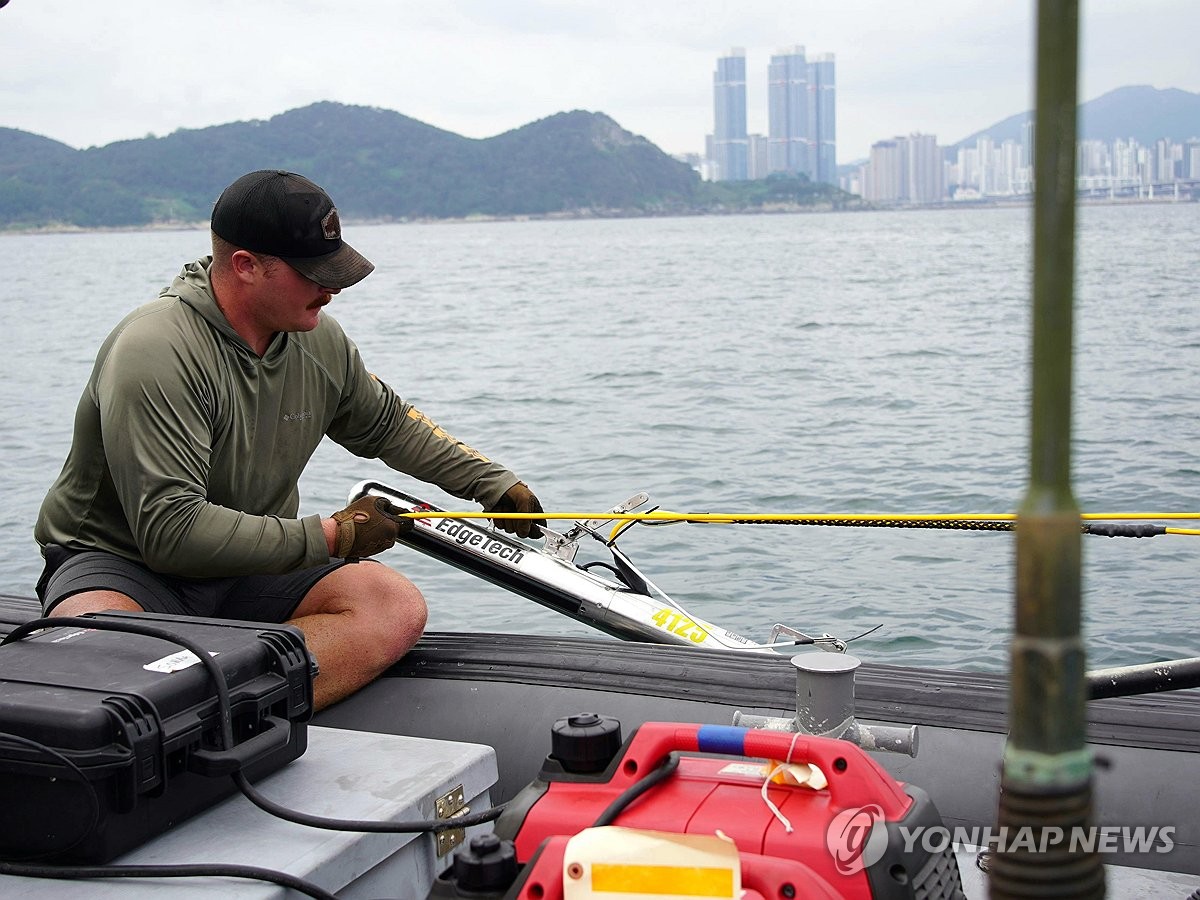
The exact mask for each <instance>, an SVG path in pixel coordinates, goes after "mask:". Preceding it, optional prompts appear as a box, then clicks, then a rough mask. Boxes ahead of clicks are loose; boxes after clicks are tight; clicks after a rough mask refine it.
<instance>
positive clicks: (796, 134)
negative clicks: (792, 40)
mask: <svg viewBox="0 0 1200 900" xmlns="http://www.w3.org/2000/svg"><path fill="white" fill-rule="evenodd" d="M767 92H768V96H767V99H768V106H767V112H768V116H769V125H768V142H769V143H768V148H769V149H768V158H769V168H770V170H771V171H772V172H786V173H788V174H790V175H807V176H808V177H809V178H810V179H811V180H812V181H823V182H826V183H829V184H834V183H836V181H837V117H836V87H835V81H834V60H833V54H829V53H826V54H821V55H819V56H815V57H813V59H812V60H811V61H810V60H809V59H807V58H806V56H805V53H804V48H803V47H801V46H795V47H791V48H789V49H787V50H781V51H779V52H778V53H777V54H776V55H774V56H772V57H771V64H770V66H768V67H767Z"/></svg>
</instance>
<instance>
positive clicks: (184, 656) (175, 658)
mask: <svg viewBox="0 0 1200 900" xmlns="http://www.w3.org/2000/svg"><path fill="white" fill-rule="evenodd" d="M208 655H209V656H216V655H217V651H216V650H210V651H209V652H208ZM199 662H200V657H198V656H197V655H196V654H195V653H193V652H192V651H191V650H180V651H179V652H178V653H172V654H171V655H170V656H164V657H163V658H162V659H156V660H155V661H154V662H151V663H146V665H144V666H142V668H143V669H145V670H146V671H147V672H162V673H163V674H164V675H170V674H171V673H172V672H180V671H183V670H184V669H190V668H191V667H192V666H194V665H197V664H198V663H199Z"/></svg>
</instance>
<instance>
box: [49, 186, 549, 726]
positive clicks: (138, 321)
mask: <svg viewBox="0 0 1200 900" xmlns="http://www.w3.org/2000/svg"><path fill="white" fill-rule="evenodd" d="M212 247H213V253H212V256H210V257H205V258H203V259H200V260H197V261H195V262H191V263H188V264H187V265H185V266H184V267H183V271H182V272H180V274H179V276H178V277H176V278H175V280H174V282H173V283H172V284H171V286H170V287H168V288H165V289H164V290H163V291H162V293H161V294H160V295H159V297H158V299H157V300H155V301H153V302H152V303H149V304H147V305H145V306H142V307H141V308H139V309H137V310H134V311H133V312H132V313H130V314H129V315H128V316H126V317H125V318H124V319H123V320H122V321H121V323H120V324H119V325H117V327H116V328H115V329H114V330H113V332H112V333H111V334H110V335H109V336H108V338H107V339H106V340H105V341H104V343H103V344H102V345H101V347H100V351H99V354H98V356H97V358H96V363H95V366H94V368H93V371H92V374H91V377H90V379H89V381H88V384H87V387H86V388H85V390H84V392H83V396H82V397H81V398H80V401H79V406H78V410H77V412H76V417H75V430H74V436H73V438H72V443H71V449H70V452H69V453H68V455H67V460H66V463H65V464H64V466H63V469H62V472H61V473H60V475H59V477H58V479H57V480H56V481H55V483H54V484H53V486H52V487H51V488H50V491H49V493H48V494H47V496H46V499H45V500H44V501H43V503H42V507H41V511H40V513H39V515H38V520H37V524H36V526H35V529H34V536H35V537H36V539H37V541H38V543H39V544H40V545H41V549H42V555H43V556H44V557H45V561H46V565H45V569H44V572H43V574H42V577H41V580H40V581H39V582H38V586H37V590H38V596H39V598H40V599H41V601H42V604H43V608H44V609H45V611H46V614H47V615H60V616H67V615H70V616H74V615H80V614H82V613H86V612H98V611H101V610H107V609H116V610H133V611H139V610H144V611H151V612H157V613H166V614H172V615H196V616H209V617H217V618H228V619H241V620H251V621H262V622H284V621H286V622H289V623H290V624H292V625H295V626H297V627H298V628H300V629H301V630H302V631H303V632H304V635H305V638H306V641H307V643H308V647H309V650H310V651H311V652H312V654H313V655H314V656H315V657H316V659H317V662H318V664H319V666H320V675H319V676H318V678H317V679H316V682H315V684H314V691H315V694H316V696H315V704H316V706H317V708H321V707H323V706H326V705H328V704H330V703H333V702H335V701H337V700H339V699H341V698H343V697H345V696H346V695H348V694H350V693H352V692H353V691H355V690H357V689H358V688H360V687H362V686H363V685H365V684H366V683H368V682H369V681H371V680H372V679H374V678H375V677H376V676H378V675H379V674H381V673H382V672H383V671H384V670H385V669H386V668H387V667H388V666H390V665H391V664H392V663H394V662H395V661H396V660H398V659H399V658H400V657H401V656H403V655H404V653H406V652H407V651H408V650H409V648H411V647H412V646H413V644H414V643H416V641H417V639H418V638H419V637H420V636H421V633H422V631H423V629H424V627H425V620H426V612H427V610H426V606H425V600H424V598H423V597H422V596H421V593H420V591H419V590H418V589H417V588H416V587H415V586H414V585H413V584H412V582H410V581H409V580H408V579H407V578H405V577H404V576H403V575H401V574H400V573H399V572H395V571H393V570H391V569H389V568H388V567H386V566H383V565H379V564H376V563H373V562H370V563H362V564H357V565H353V564H349V563H357V562H358V561H359V560H360V559H363V558H365V557H368V556H372V555H374V554H376V553H379V552H380V551H382V550H384V549H386V548H388V547H390V546H392V544H393V543H394V542H395V540H396V538H397V537H398V536H399V534H400V532H401V531H402V530H404V529H407V528H411V527H412V523H411V521H410V520H408V519H405V518H403V517H399V516H396V515H395V514H394V512H393V511H392V510H391V509H390V508H389V507H388V505H387V503H386V501H384V500H382V499H381V498H374V497H366V498H362V499H360V500H357V501H355V503H353V504H352V505H351V506H349V507H347V508H346V509H344V510H341V511H340V512H338V513H335V514H334V515H332V516H330V517H328V518H322V517H320V516H315V515H313V516H307V517H305V518H302V519H298V518H296V516H297V513H298V510H299V505H300V500H299V489H298V482H299V479H300V475H301V473H302V472H303V470H304V467H305V465H306V464H307V462H308V460H309V458H310V457H311V455H312V453H313V451H314V450H315V449H316V447H317V445H318V444H319V443H320V442H321V440H322V438H323V437H325V436H326V435H328V436H329V437H331V438H332V439H333V440H335V441H337V442H338V443H339V444H341V445H342V446H343V447H346V448H347V449H348V450H350V451H351V452H353V453H355V454H357V455H359V456H362V457H366V458H378V459H381V460H383V461H384V462H385V463H387V464H388V465H389V466H391V467H393V468H394V469H397V470H399V471H401V472H405V473H408V474H410V475H413V476H414V477H416V478H420V479H422V480H424V481H427V482H431V483H433V484H436V485H438V486H439V487H441V488H442V489H443V490H445V491H447V492H448V493H450V494H453V495H454V496H457V497H462V498H465V499H471V500H475V501H477V502H479V503H481V504H482V505H483V507H484V508H485V509H488V510H494V511H503V512H525V513H540V512H541V511H542V507H541V505H540V503H539V502H538V499H537V498H536V497H535V496H534V495H533V493H532V492H531V491H530V490H529V488H528V487H526V486H525V484H524V483H523V482H521V481H520V480H519V479H518V478H517V476H516V475H514V474H513V473H512V472H510V471H509V470H508V469H506V468H504V467H503V466H500V465H498V464H497V463H494V462H492V461H490V460H489V459H487V457H485V456H483V455H482V454H481V453H479V452H477V451H476V450H473V449H471V448H470V447H468V446H467V445H465V444H463V443H462V442H461V441H458V440H455V439H454V438H453V437H451V436H450V435H449V434H447V433H446V432H445V431H444V430H442V429H441V428H439V427H438V426H437V425H436V424H435V423H434V422H433V421H431V420H430V419H429V418H428V417H427V416H425V415H424V414H423V413H421V412H420V411H419V410H417V409H415V408H414V407H412V406H411V405H410V404H408V403H405V402H404V401H403V400H402V399H401V398H400V397H399V396H397V395H396V393H395V392H393V391H392V389H391V388H390V387H388V386H387V385H386V384H384V383H383V382H382V381H380V380H379V379H378V378H376V377H375V376H373V375H372V374H371V373H370V372H368V371H367V369H366V367H365V366H364V364H363V361H362V360H361V358H360V357H359V353H358V348H357V347H356V346H355V345H354V344H353V343H352V342H351V341H350V339H349V338H348V337H347V336H346V335H345V333H344V332H343V331H342V329H341V327H340V326H339V325H338V323H337V322H336V321H335V320H334V319H333V318H332V317H331V316H329V315H328V314H327V313H324V312H322V308H323V307H324V306H325V305H326V304H328V303H329V302H330V301H331V300H332V298H333V295H335V294H337V293H339V292H340V291H341V290H343V289H345V288H348V287H350V286H351V285H354V284H357V283H358V282H359V281H361V280H362V279H363V278H365V277H366V276H367V275H368V274H370V272H371V271H372V270H373V269H374V266H373V265H372V264H371V263H370V262H369V261H367V259H366V258H365V257H363V256H362V255H361V254H359V253H358V252H357V251H356V250H354V249H353V248H352V247H351V246H350V245H349V244H348V243H346V242H345V241H343V240H342V236H341V225H340V222H339V218H338V212H337V209H336V208H335V207H334V205H333V201H332V200H331V199H330V198H329V196H328V195H327V194H326V193H325V191H324V190H322V189H321V188H320V187H318V186H317V185H315V184H313V183H312V182H311V181H309V180H308V179H306V178H303V177H302V176H300V175H296V174H294V173H289V172H282V171H274V170H266V171H259V172H252V173H250V174H248V175H244V176H243V177H241V178H239V179H238V180H237V181H235V182H234V183H233V184H232V185H230V186H229V187H228V188H226V189H225V191H224V192H223V193H222V194H221V197H220V198H219V199H218V200H217V203H216V206H215V207H214V209H213V214H212ZM497 524H498V525H499V526H500V527H501V528H504V529H505V530H507V531H510V532H514V533H516V534H518V535H519V536H520V537H528V536H533V537H537V536H538V535H539V534H540V529H539V528H538V525H539V524H545V523H544V522H542V521H538V520H530V519H522V520H498V522H497Z"/></svg>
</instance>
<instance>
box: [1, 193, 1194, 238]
mask: <svg viewBox="0 0 1200 900" xmlns="http://www.w3.org/2000/svg"><path fill="white" fill-rule="evenodd" d="M1076 202H1077V205H1079V206H1160V205H1165V204H1180V205H1182V204H1189V203H1200V198H1192V197H1187V198H1184V197H1178V198H1177V197H1174V196H1160V197H1080V198H1078V199H1077V201H1076ZM1032 206H1033V198H1032V197H1022V198H1015V197H1014V198H1005V197H984V198H979V199H972V200H959V201H955V200H945V201H942V202H940V203H891V204H870V203H867V202H866V201H860V202H858V203H854V204H852V205H842V206H833V205H830V204H821V205H819V206H792V205H786V204H780V205H777V206H771V207H755V208H750V209H736V208H730V209H721V210H712V209H709V210H692V211H683V210H679V211H672V212H645V211H642V210H629V211H620V210H579V211H575V212H556V213H513V214H509V215H472V216H459V217H447V218H411V219H410V218H398V219H391V218H370V219H354V218H349V217H348V218H347V219H346V220H345V223H346V224H347V225H351V226H363V225H471V224H486V223H493V222H570V221H584V220H590V219H671V218H680V219H683V218H696V217H701V216H780V215H820V214H828V213H869V212H919V211H922V210H951V209H1012V208H1014V207H1032ZM208 227H209V223H208V222H207V221H197V222H147V223H146V224H144V225H109V226H95V227H84V226H82V225H70V224H65V223H60V224H46V225H36V226H23V227H8V228H5V227H0V238H2V237H5V236H8V235H20V236H36V235H42V234H46V235H51V234H53V235H61V234H123V233H140V232H154V231H206V230H207V229H208Z"/></svg>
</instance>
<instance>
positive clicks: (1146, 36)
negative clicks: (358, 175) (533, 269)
mask: <svg viewBox="0 0 1200 900" xmlns="http://www.w3.org/2000/svg"><path fill="white" fill-rule="evenodd" d="M1032 8H1033V4H1022V5H1019V6H1013V5H1011V4H995V3H992V2H990V0H927V2H924V3H921V4H916V3H912V2H908V0H892V2H887V3H876V2H868V0H847V2H846V3H843V4H839V5H838V6H837V7H836V8H826V7H824V6H817V5H815V4H811V3H804V2H801V3H797V4H791V5H789V6H787V7H785V8H780V7H778V5H777V4H774V3H770V2H766V0H746V2H744V3H741V4H737V5H736V6H729V5H726V4H723V3H717V2H711V0H691V2H687V3H683V2H678V3H670V2H664V3H661V4H645V3H633V2H630V0H605V2H599V0H571V2H569V3H568V2H557V0H487V2H485V0H443V2H441V3H437V4H404V5H402V6H400V5H397V4H394V3H391V2H387V0H346V2H344V3H342V4H338V5H337V6H336V8H331V7H328V6H327V5H323V4H316V3H313V2H311V0H299V2H295V0H292V2H285V0H262V2H260V3H254V4H242V3H239V2H236V0H212V2H210V3H208V4H205V6H204V9H203V11H202V12H197V11H196V10H193V9H192V8H191V7H190V6H188V5H186V4H182V3H162V2H160V0H127V2H126V3H123V4H121V5H120V6H118V7H112V6H106V5H104V4H96V3H94V2H90V0H57V2H55V3H45V2H37V0H10V2H9V3H8V4H7V5H6V6H4V7H3V8H0V54H2V55H3V56H4V58H5V60H6V62H8V65H6V66H4V67H3V69H2V70H0V98H3V104H2V106H0V109H3V110H4V113H3V117H2V120H0V126H4V127H9V128H18V129H22V130H25V131H29V132H33V133H35V134H40V135H44V136H46V137H50V138H53V139H56V140H60V141H64V142H65V143H67V144H70V145H71V146H75V147H88V146H100V145H104V144H108V143H111V142H113V141H117V140H125V139H133V138H141V137H145V136H146V135H147V134H154V135H159V136H161V135H166V134H169V133H171V132H173V131H176V130H179V129H181V128H203V127H207V126H211V125H221V124H226V123H229V122H235V121H245V120H251V119H268V118H271V117H272V116H275V115H278V114H280V113H282V112H284V111H286V110H289V109H296V108H299V107H303V106H307V105H309V104H310V103H313V102H317V101H321V100H332V101H335V102H340V103H347V104H354V105H361V106H377V107H381V108H385V109H391V110H395V111H397V112H400V113H402V114H404V115H406V116H411V117H413V118H415V119H419V120H420V121H423V122H426V123H428V124H430V125H433V126H435V127H438V128H443V129H446V130H449V131H453V132H455V133H457V134H461V135H464V136H466V137H473V138H482V137H490V136H493V135H496V134H499V133H502V132H504V131H508V130H511V129H514V128H518V127H520V126H522V125H525V124H528V123H529V122H532V121H536V120H538V119H541V118H545V117H546V116H549V115H553V114H555V113H557V112H562V111H567V110H571V109H587V110H592V111H598V112H603V113H605V114H607V115H609V116H611V117H612V118H613V119H615V120H616V121H617V122H618V123H619V124H620V125H621V126H622V127H623V128H626V129H628V130H629V131H631V132H633V133H635V134H639V135H642V136H644V137H646V138H647V139H649V140H651V141H652V142H654V143H655V144H656V145H657V146H659V147H661V148H662V149H663V150H665V151H666V152H668V153H673V154H677V153H703V152H704V137H705V135H706V134H708V133H710V132H711V130H712V127H713V123H712V85H711V80H710V76H711V73H712V62H713V60H714V59H715V58H716V57H717V56H718V55H719V54H720V53H722V52H723V51H724V50H726V49H728V48H729V47H745V48H746V53H747V71H746V78H747V81H748V83H750V84H752V85H753V84H763V83H765V81H766V79H767V69H768V66H769V64H770V63H769V57H770V55H771V54H772V53H773V52H775V51H777V50H778V49H779V47H780V45H781V44H783V45H786V44H790V43H798V44H802V45H804V46H806V47H809V48H821V49H828V50H829V51H832V52H834V53H836V55H837V67H838V86H837V90H838V110H837V145H838V162H839V163H846V162H851V161H854V160H858V159H863V158H866V157H867V156H868V154H869V151H870V147H871V145H872V144H873V143H874V142H876V141H878V140H880V139H885V138H887V137H889V136H892V135H896V134H907V133H910V132H924V133H934V134H937V135H938V136H939V139H940V140H943V141H945V142H947V143H953V142H955V141H958V140H961V139H962V138H964V137H966V136H967V135H969V134H972V133H974V132H975V131H977V130H979V129H981V128H985V127H987V126H988V125H990V124H992V123H993V122H996V121H999V120H1001V119H1003V118H1006V117H1007V116H1010V115H1013V114H1015V113H1019V112H1023V111H1025V110H1027V109H1029V108H1030V107H1031V106H1032V87H1031V85H1032V62H1031V60H1032V39H1033V26H1032V21H1031V16H1032ZM223 21H228V22H236V23H237V27H236V28H221V27H220V25H221V22H223ZM64 22H70V26H71V27H70V28H66V27H64ZM1198 27H1200V4H1196V3H1194V0H1144V2H1142V3H1139V4H1103V5H1095V4H1093V5H1088V6H1086V7H1084V8H1083V9H1082V10H1081V73H1080V75H1081V84H1080V92H1079V98H1080V100H1081V101H1087V100H1091V99H1094V98H1095V97H1098V96H1100V95H1102V94H1104V93H1106V92H1108V91H1109V90H1112V89H1113V88H1116V87H1121V86H1125V85H1134V84H1150V85H1153V86H1156V87H1160V88H1165V87H1175V88H1180V89H1182V90H1188V91H1193V92H1200V67H1198V66H1196V65H1195V63H1194V49H1193V46H1192V45H1193V41H1192V40H1191V35H1193V34H1195V33H1196V30H1197V28H1198ZM217 34H219V35H220V36H219V38H216V37H214V35H217ZM314 36H319V40H314ZM214 41H215V42H216V43H212V42H214ZM210 43H212V46H213V47H215V48H216V49H215V50H209V49H207V48H208V46H209V44H210ZM297 47H304V48H306V49H305V52H303V53H301V52H297V51H296V49H295V48H297ZM197 50H201V51H202V52H195V51H197ZM214 53H216V54H217V55H219V64H214ZM767 102H768V101H767V97H766V94H765V93H762V95H761V96H758V95H757V93H756V94H752V95H751V97H750V98H749V103H748V109H747V115H748V125H749V130H750V131H752V132H754V131H762V132H764V133H765V132H766V124H767V113H766V106H767Z"/></svg>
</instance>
